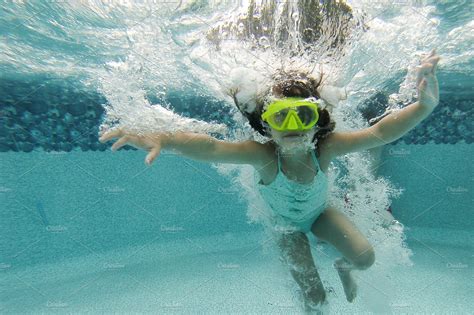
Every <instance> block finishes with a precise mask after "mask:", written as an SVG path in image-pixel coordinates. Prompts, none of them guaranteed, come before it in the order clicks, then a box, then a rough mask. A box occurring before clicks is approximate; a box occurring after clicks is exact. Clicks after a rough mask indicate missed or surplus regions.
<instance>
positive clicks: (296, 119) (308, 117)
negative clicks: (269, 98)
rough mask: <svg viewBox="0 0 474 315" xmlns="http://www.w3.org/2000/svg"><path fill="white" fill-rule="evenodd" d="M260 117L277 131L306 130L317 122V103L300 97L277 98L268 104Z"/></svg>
mask: <svg viewBox="0 0 474 315" xmlns="http://www.w3.org/2000/svg"><path fill="white" fill-rule="evenodd" d="M261 118H262V120H263V121H265V122H267V123H268V124H269V125H270V127H272V128H273V129H275V130H277V131H306V130H310V129H311V128H313V127H314V125H316V123H317V122H318V119H319V113H318V105H317V102H314V101H313V102H312V101H309V100H307V99H305V98H301V97H287V98H283V99H278V100H276V101H274V102H272V103H270V104H269V105H268V107H267V110H266V111H265V112H264V113H263V114H262V116H261Z"/></svg>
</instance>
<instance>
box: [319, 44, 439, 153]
mask: <svg viewBox="0 0 474 315" xmlns="http://www.w3.org/2000/svg"><path fill="white" fill-rule="evenodd" d="M439 59H440V57H439V56H438V55H436V51H435V50H433V51H432V52H431V54H430V55H429V56H428V57H427V58H425V59H424V60H423V61H422V65H421V66H420V67H419V69H418V78H417V87H418V101H416V102H415V103H413V104H410V105H408V106H406V107H404V108H403V109H400V110H397V111H393V112H392V113H390V114H389V115H387V116H385V117H384V118H383V119H381V120H380V121H379V122H378V123H376V124H374V125H373V126H371V127H369V128H365V129H362V130H357V131H352V132H333V133H331V134H330V135H329V136H328V137H327V138H325V139H324V140H323V141H322V142H321V144H320V147H321V150H324V151H326V152H327V153H329V154H330V155H331V156H332V157H335V156H338V155H343V154H346V153H350V152H355V151H361V150H366V149H371V148H374V147H377V146H380V145H384V144H388V143H390V142H392V141H395V140H397V139H398V138H400V137H402V136H403V135H404V134H406V133H407V132H408V131H410V130H411V129H413V128H414V127H416V125H418V124H419V123H420V122H421V121H422V120H423V119H425V118H426V117H428V116H429V115H430V114H431V112H432V111H433V110H434V108H435V107H436V106H437V105H438V103H439V88H438V80H437V79H436V66H437V64H438V61H439Z"/></svg>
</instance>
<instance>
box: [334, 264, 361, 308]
mask: <svg viewBox="0 0 474 315" xmlns="http://www.w3.org/2000/svg"><path fill="white" fill-rule="evenodd" d="M334 268H336V270H337V273H338V274H339V278H341V282H342V286H343V287H344V293H345V294H346V299H347V301H349V302H352V301H354V299H355V297H356V296H357V284H356V283H355V281H354V278H353V277H352V275H351V270H352V268H350V265H349V264H348V262H347V261H346V260H345V259H343V258H339V259H336V261H335V262H334Z"/></svg>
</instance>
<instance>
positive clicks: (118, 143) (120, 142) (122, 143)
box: [111, 136, 130, 151]
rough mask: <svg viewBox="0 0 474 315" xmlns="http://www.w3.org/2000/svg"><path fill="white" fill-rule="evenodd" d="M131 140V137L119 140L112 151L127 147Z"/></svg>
mask: <svg viewBox="0 0 474 315" xmlns="http://www.w3.org/2000/svg"><path fill="white" fill-rule="evenodd" d="M129 140H130V137H129V136H123V137H122V138H120V139H118V140H117V142H115V143H114V144H113V145H112V148H111V149H112V151H117V150H118V149H120V148H121V147H123V146H124V145H126V144H127V142H128V141H129Z"/></svg>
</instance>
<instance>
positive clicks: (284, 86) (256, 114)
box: [232, 71, 336, 146]
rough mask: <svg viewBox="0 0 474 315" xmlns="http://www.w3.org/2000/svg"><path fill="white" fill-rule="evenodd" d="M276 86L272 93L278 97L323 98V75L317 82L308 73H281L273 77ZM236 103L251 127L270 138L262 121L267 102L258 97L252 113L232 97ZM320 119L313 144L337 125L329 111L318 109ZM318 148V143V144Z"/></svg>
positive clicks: (273, 87)
mask: <svg viewBox="0 0 474 315" xmlns="http://www.w3.org/2000/svg"><path fill="white" fill-rule="evenodd" d="M272 79H273V81H274V82H275V84H274V85H273V86H272V87H271V91H270V92H271V93H272V94H273V95H275V96H277V97H303V98H308V97H315V98H316V99H320V98H321V96H320V95H319V92H318V90H317V89H318V87H319V86H320V85H321V82H322V80H323V75H321V77H320V79H319V80H316V79H314V78H312V77H311V76H309V75H308V74H307V73H304V72H299V71H279V72H277V73H276V74H275V75H273V77H272ZM232 96H233V99H234V103H235V104H236V106H237V108H238V109H239V110H240V112H241V113H242V114H243V115H244V116H245V117H246V118H247V119H248V121H249V124H250V126H251V127H252V128H253V129H254V130H255V131H257V132H258V133H260V134H261V135H263V136H267V137H268V136H269V134H268V131H267V126H266V123H264V122H263V121H262V119H261V115H262V113H263V111H264V106H265V100H264V98H263V97H257V99H256V100H255V102H256V107H255V110H254V111H252V112H247V111H245V110H243V106H242V104H239V102H238V100H237V98H236V97H235V94H233V95H232ZM318 114H319V119H318V122H317V123H316V125H317V126H318V127H319V130H318V131H317V132H316V133H315V135H314V137H313V140H312V141H313V142H315V141H318V140H319V139H322V138H324V137H326V136H327V135H328V134H329V133H331V132H332V131H333V130H334V128H335V126H336V123H335V122H334V121H332V120H331V116H330V114H329V111H328V110H327V109H324V108H318ZM316 146H317V142H316Z"/></svg>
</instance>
